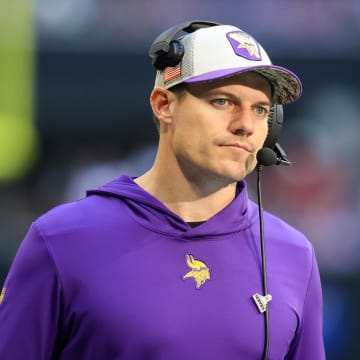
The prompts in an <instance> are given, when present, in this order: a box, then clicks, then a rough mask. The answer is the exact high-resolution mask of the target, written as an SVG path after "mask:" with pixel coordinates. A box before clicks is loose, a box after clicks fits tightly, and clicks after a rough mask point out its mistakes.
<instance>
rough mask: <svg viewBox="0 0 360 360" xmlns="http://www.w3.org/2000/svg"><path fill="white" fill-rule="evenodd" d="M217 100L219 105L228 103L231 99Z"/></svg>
mask: <svg viewBox="0 0 360 360" xmlns="http://www.w3.org/2000/svg"><path fill="white" fill-rule="evenodd" d="M215 102H216V103H217V104H218V105H227V104H228V103H229V100H228V99H216V100H215Z"/></svg>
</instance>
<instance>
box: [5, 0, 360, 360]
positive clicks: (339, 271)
mask: <svg viewBox="0 0 360 360" xmlns="http://www.w3.org/2000/svg"><path fill="white" fill-rule="evenodd" d="M359 18H360V2H359V1H357V0H342V1H339V0H294V1H285V0H270V1H260V0H249V1H247V0H246V1H245V0H244V1H241V2H239V1H234V0H223V1H221V2H218V1H212V0H208V1H204V0H197V1H191V2H190V1H183V0H181V1H180V0H173V1H165V0H151V1H146V0H122V1H116V0H61V1H57V0H37V1H35V2H31V1H29V0H16V1H14V0H1V8H0V198H1V202H0V214H1V216H0V283H3V281H4V279H5V276H6V274H7V271H8V269H9V266H10V264H11V261H12V259H13V257H14V255H15V252H16V250H17V248H18V246H19V243H20V242H21V240H22V238H23V236H24V235H25V233H26V231H27V229H28V227H29V225H30V223H31V222H32V221H33V220H34V219H35V218H36V217H37V216H39V215H40V214H41V213H43V212H44V211H46V210H48V209H50V208H51V207H53V206H55V205H57V204H59V203H61V202H64V201H71V200H74V199H78V198H81V197H83V196H84V192H85V190H86V189H87V188H92V187H96V186H98V185H100V184H102V183H103V182H105V181H108V180H110V179H112V178H113V177H115V176H117V175H118V174H119V173H121V172H127V173H130V174H132V175H138V174H140V173H141V172H142V171H144V170H146V169H147V168H148V167H149V166H150V165H151V162H152V159H153V157H154V149H155V145H156V141H157V134H156V130H155V127H154V126H153V123H152V120H151V114H150V111H149V107H148V96H149V92H150V91H151V88H152V85H153V79H154V70H153V68H152V66H151V62H150V59H149V58H148V55H147V51H148V47H149V45H150V44H151V42H152V41H153V39H154V38H155V36H157V34H158V33H160V32H161V31H163V30H164V29H166V28H167V27H169V26H172V25H173V24H176V23H179V22H182V21H185V20H189V19H206V20H212V21H218V22H221V23H230V24H235V25H238V26H239V27H241V28H242V29H244V30H245V31H247V32H249V33H250V34H252V35H253V36H255V38H257V39H258V40H259V41H260V42H261V43H262V45H263V46H264V47H265V49H267V51H268V53H269V55H270V56H271V58H272V60H273V62H274V63H277V64H281V65H283V66H287V67H289V68H291V69H293V70H294V71H295V72H296V73H298V74H299V75H300V77H301V78H302V81H303V85H304V93H303V96H302V98H301V100H300V101H298V102H297V103H295V104H292V105H289V106H288V107H286V108H285V117H286V119H285V128H284V131H283V133H282V136H281V144H282V145H283V147H284V148H285V149H286V151H287V154H288V156H289V158H290V160H291V161H292V162H293V165H292V166H291V167H289V168H283V167H282V168H278V167H276V168H269V169H266V171H265V172H264V177H263V188H264V195H263V197H264V203H265V204H264V205H265V208H266V209H267V210H269V211H272V212H274V213H276V214H278V215H280V216H281V217H283V218H284V219H286V220H287V221H288V222H289V223H291V224H293V225H295V226H297V227H298V228H300V229H301V230H302V231H303V232H304V233H305V234H306V235H307V236H308V238H309V239H310V240H311V241H312V243H313V244H314V246H315V249H316V252H317V257H318V261H319V266H320V271H321V276H322V280H323V291H324V317H325V319H324V321H325V323H324V334H325V341H326V347H327V356H328V359H330V360H332V359H334V360H335V359H342V360H355V359H359V357H360V343H359V341H358V334H359V332H360V325H359V323H360V310H359V306H358V303H357V299H360V284H359V278H360V276H359V275H360V261H359V254H360V238H359V237H360V235H359V233H360V231H359V230H360V221H359V215H360V185H359V178H360V167H359V155H360V141H359V138H360V119H359V95H360V70H359V65H360V42H359V38H360V22H359ZM249 182H250V185H251V189H255V187H254V186H253V185H254V179H253V178H252V177H251V178H250V179H249ZM0 285H1V284H0Z"/></svg>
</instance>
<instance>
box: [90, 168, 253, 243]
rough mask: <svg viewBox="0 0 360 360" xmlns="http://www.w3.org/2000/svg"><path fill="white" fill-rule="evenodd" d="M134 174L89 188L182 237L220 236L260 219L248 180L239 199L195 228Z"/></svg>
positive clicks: (144, 221) (145, 222) (146, 224)
mask: <svg viewBox="0 0 360 360" xmlns="http://www.w3.org/2000/svg"><path fill="white" fill-rule="evenodd" d="M133 179H134V178H132V177H130V176H128V175H125V174H123V175H121V176H120V177H119V178H117V179H115V180H113V181H111V182H109V183H107V184H105V185H103V186H101V187H99V188H97V189H92V190H88V191H87V193H86V194H87V196H91V195H97V196H106V197H108V196H110V197H114V198H119V199H121V200H122V201H123V202H125V203H126V205H127V207H128V208H129V210H130V211H131V215H132V216H133V218H135V220H136V221H137V222H138V223H140V224H141V225H142V226H144V227H146V228H148V229H150V230H152V231H154V232H158V233H162V234H166V235H171V236H177V237H182V238H196V237H204V236H207V237H215V236H216V237H218V236H219V235H226V234H231V233H234V232H239V231H242V230H245V229H246V228H249V227H250V226H251V224H252V223H253V222H254V221H256V220H257V210H256V208H257V207H256V205H255V204H254V203H253V202H252V201H250V200H249V199H248V193H247V186H246V183H245V182H244V181H241V182H239V183H238V185H237V191H236V197H235V199H234V200H233V201H232V202H231V203H230V204H229V205H228V206H226V207H225V208H224V209H223V210H221V211H220V212H219V213H217V214H216V215H214V216H213V217H212V218H210V219H209V220H208V221H206V222H204V223H203V224H201V225H199V226H197V227H195V228H192V227H191V226H190V225H188V224H187V223H186V222H185V221H184V220H183V219H182V218H180V217H179V216H178V215H176V214H175V213H173V212H172V211H171V210H170V209H168V208H167V207H166V206H165V205H164V204H163V203H161V202H160V201H159V200H158V199H156V198H155V197H154V196H152V195H151V194H150V193H148V192H146V191H145V190H144V189H142V188H141V187H140V186H138V185H137V184H136V183H135V182H134V180H133Z"/></svg>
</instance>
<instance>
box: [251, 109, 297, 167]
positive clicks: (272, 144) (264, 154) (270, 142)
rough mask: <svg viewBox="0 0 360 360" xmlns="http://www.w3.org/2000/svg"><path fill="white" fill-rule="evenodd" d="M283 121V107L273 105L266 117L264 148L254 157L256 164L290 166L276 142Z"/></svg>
mask: <svg viewBox="0 0 360 360" xmlns="http://www.w3.org/2000/svg"><path fill="white" fill-rule="evenodd" d="M283 121H284V110H283V106H282V105H279V104H275V105H273V106H272V107H271V109H270V114H269V117H268V129H269V130H268V135H267V137H266V139H265V142H264V146H263V148H262V149H260V150H259V151H258V153H257V155H256V158H257V160H258V163H259V164H261V165H265V166H269V165H274V164H276V165H280V164H281V165H286V166H289V165H291V162H290V161H289V160H288V158H287V155H286V153H285V151H284V149H283V148H282V147H281V146H280V144H279V143H278V142H277V141H278V139H279V137H280V132H281V128H282V125H283Z"/></svg>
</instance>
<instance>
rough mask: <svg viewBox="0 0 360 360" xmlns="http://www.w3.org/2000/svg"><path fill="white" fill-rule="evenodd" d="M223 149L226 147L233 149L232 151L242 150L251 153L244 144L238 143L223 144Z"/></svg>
mask: <svg viewBox="0 0 360 360" xmlns="http://www.w3.org/2000/svg"><path fill="white" fill-rule="evenodd" d="M222 146H223V147H228V148H233V149H239V150H243V151H246V152H248V153H250V152H251V150H250V149H249V147H248V146H247V145H245V144H240V143H232V144H224V145H222Z"/></svg>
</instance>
